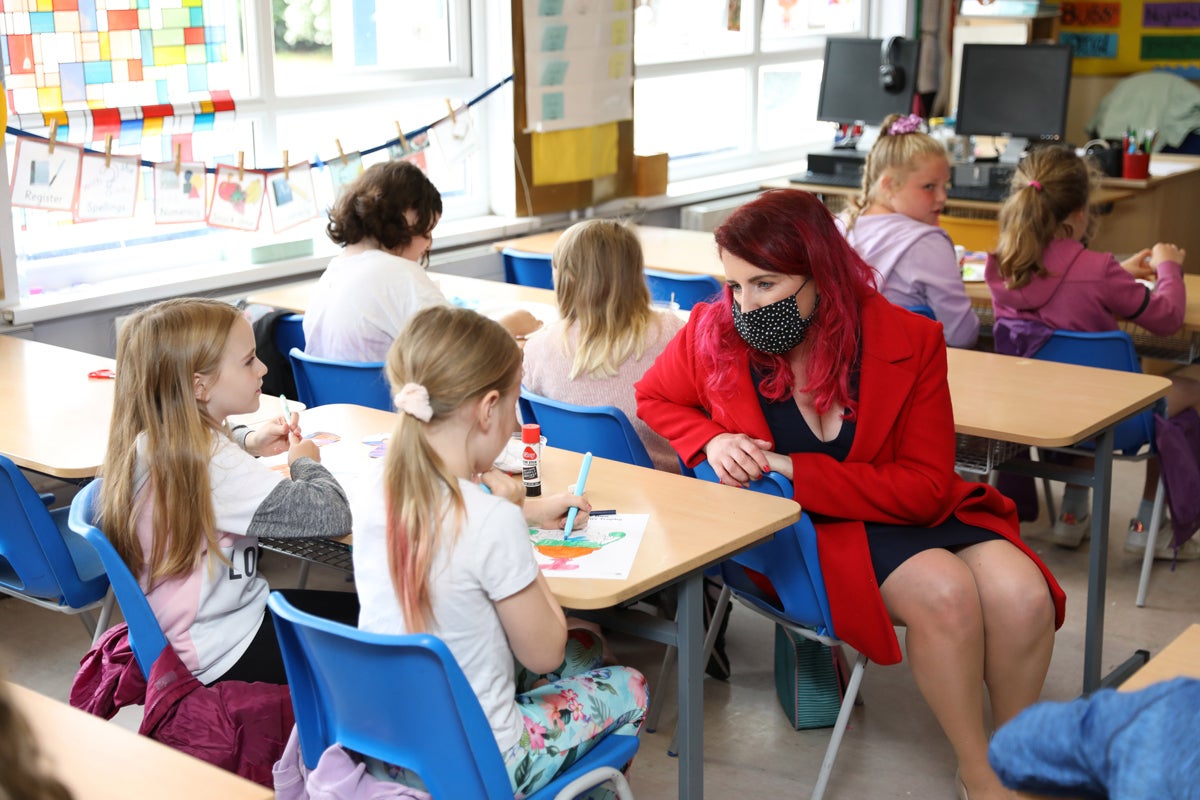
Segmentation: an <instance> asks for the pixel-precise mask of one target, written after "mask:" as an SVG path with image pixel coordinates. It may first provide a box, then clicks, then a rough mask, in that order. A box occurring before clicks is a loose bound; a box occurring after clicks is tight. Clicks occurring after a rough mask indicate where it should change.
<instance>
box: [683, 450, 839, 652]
mask: <svg viewBox="0 0 1200 800" xmlns="http://www.w3.org/2000/svg"><path fill="white" fill-rule="evenodd" d="M693 469H694V471H695V474H696V477H697V478H699V479H700V480H705V481H712V482H714V483H715V482H717V475H716V473H715V472H714V471H713V468H712V465H711V464H709V463H708V462H707V461H701V462H700V463H699V464H697V465H696V466H695V467H694V468H693ZM750 491H755V492H762V493H764V494H772V495H776V496H778V497H787V498H791V497H793V496H794V493H793V491H792V484H791V482H790V481H789V480H788V479H787V478H785V477H783V476H782V475H780V474H778V473H775V472H768V473H766V474H765V475H763V476H762V477H761V478H759V479H758V480H757V481H753V482H752V483H751V484H750ZM737 566H742V567H748V568H750V569H752V570H754V571H755V572H758V573H761V574H763V575H765V576H766V577H767V578H768V579H770V581H771V585H772V587H774V589H775V592H776V594H778V595H779V600H780V602H781V603H782V604H783V607H782V608H780V607H779V606H777V605H775V604H774V603H772V602H770V601H769V600H768V599H766V598H764V597H763V594H762V592H761V590H759V589H758V588H757V587H756V586H754V585H753V583H752V582H751V581H750V580H749V579H748V577H747V576H746V574H745V572H744V571H743V570H740V569H738V568H737ZM721 575H722V577H723V578H724V579H725V583H726V585H728V586H729V588H730V590H731V591H733V592H734V593H736V594H737V595H738V596H739V597H741V598H742V599H743V600H745V601H747V602H750V603H751V604H752V605H754V606H756V607H758V608H760V609H762V610H764V611H766V612H768V613H770V614H773V615H774V616H777V617H782V618H784V619H786V620H788V621H790V622H793V623H796V624H799V625H804V626H806V627H809V628H814V629H816V631H817V633H819V634H821V635H823V636H831V637H836V635H837V634H836V633H835V632H834V630H833V619H832V617H831V616H830V613H829V596H828V594H827V593H826V591H825V579H824V577H823V576H822V574H821V562H820V559H819V558H818V556H817V531H816V529H815V528H813V524H812V520H811V519H809V516H808V514H803V515H801V517H800V521H799V522H796V523H793V524H792V525H789V526H788V527H786V528H783V529H782V530H778V531H776V532H775V536H774V537H773V538H772V539H771V540H770V541H767V542H763V543H762V544H760V545H758V546H756V547H752V548H750V549H749V550H746V551H744V552H741V553H738V554H736V555H734V556H732V557H730V558H729V559H728V560H726V561H724V562H722V564H721Z"/></svg>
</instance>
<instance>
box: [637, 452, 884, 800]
mask: <svg viewBox="0 0 1200 800" xmlns="http://www.w3.org/2000/svg"><path fill="white" fill-rule="evenodd" d="M693 470H694V471H695V474H696V477H697V478H699V479H701V480H706V481H712V482H717V476H716V473H715V472H714V471H713V468H712V466H711V465H710V464H709V463H708V462H707V461H702V462H701V463H699V464H697V465H696V466H695V467H694V468H693ZM750 490H751V491H756V492H763V493H765V494H773V495H777V496H779V497H788V498H790V497H793V496H794V493H793V491H792V484H791V482H790V481H788V479H787V478H785V477H783V476H782V475H779V474H778V473H774V472H770V473H767V474H766V475H764V476H763V477H762V478H760V479H759V480H757V481H754V482H753V483H751V484H750ZM743 567H748V568H750V569H752V570H754V571H755V572H758V573H761V574H763V575H765V576H766V577H767V578H768V579H770V581H771V585H772V586H773V587H774V589H775V591H776V593H777V594H778V595H779V600H780V602H781V603H782V606H777V605H775V604H774V603H773V602H771V601H770V600H768V599H767V598H766V597H764V596H763V594H762V593H761V591H759V590H758V589H757V587H755V586H754V585H753V584H752V583H751V582H750V580H749V578H748V577H747V576H746V573H745V571H744V570H743V569H742V568H743ZM721 576H722V577H723V578H724V579H725V586H724V588H723V589H722V590H721V596H720V598H719V599H718V600H717V606H716V608H717V612H716V613H715V614H714V615H713V620H712V622H710V623H709V631H710V636H708V637H706V638H705V642H704V644H705V652H704V656H703V658H704V659H705V660H707V659H708V656H709V652H710V648H711V639H713V638H714V637H713V636H711V633H712V632H713V631H716V630H718V629H719V628H720V626H721V619H722V615H723V614H724V613H725V608H726V601H727V600H728V599H729V598H730V597H731V596H732V597H733V598H734V599H735V600H737V601H738V602H740V603H741V604H742V605H744V606H746V607H747V608H749V609H751V610H752V611H755V612H756V613H758V614H761V615H762V616H764V617H766V618H767V619H769V620H771V621H772V622H775V623H778V624H780V625H783V626H785V627H786V628H788V629H789V630H792V631H795V632H796V633H798V634H800V635H801V636H803V637H805V638H806V639H812V640H815V641H818V642H821V643H822V644H824V645H827V646H829V647H836V646H839V645H840V644H841V642H839V641H838V639H837V633H836V632H835V631H834V629H833V619H832V617H831V616H830V614H829V597H828V595H827V594H826V592H825V580H824V578H823V577H822V575H821V562H820V560H819V559H818V557H817V532H816V529H815V528H813V524H812V520H810V519H809V516H808V514H803V515H802V516H801V517H800V521H799V522H796V523H795V524H793V525H790V526H788V527H786V528H784V529H782V530H779V531H776V532H775V536H774V537H773V538H772V539H771V540H770V541H767V542H763V543H762V544H760V545H758V546H756V547H752V548H750V549H749V550H746V551H744V552H742V553H738V554H737V555H734V556H732V557H731V558H729V559H728V560H726V561H724V562H722V564H721ZM866 666H867V657H866V656H864V655H862V654H861V653H859V654H858V657H857V658H855V660H854V667H853V669H852V670H851V672H850V681H849V683H848V685H847V686H846V694H845V696H844V697H843V698H842V706H841V709H840V710H839V711H838V717H837V722H836V723H835V724H834V726H833V734H832V736H831V737H830V740H829V745H828V747H827V748H826V750H825V758H824V760H823V761H822V762H821V771H820V773H819V774H818V775H817V782H816V785H815V786H814V787H813V793H812V797H813V800H820V798H821V797H822V796H823V795H824V794H825V787H826V786H827V784H828V782H829V776H830V774H831V773H832V772H833V763H834V761H835V760H836V759H837V751H838V748H839V747H840V745H841V743H842V736H843V735H844V734H845V732H846V724H847V723H848V722H849V721H850V709H851V708H852V707H853V706H854V703H855V701H856V700H857V698H858V688H859V686H860V684H861V683H862V678H863V671H864V670H865V669H866ZM647 724H648V723H647Z"/></svg>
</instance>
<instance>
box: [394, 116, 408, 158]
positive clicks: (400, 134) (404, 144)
mask: <svg viewBox="0 0 1200 800" xmlns="http://www.w3.org/2000/svg"><path fill="white" fill-rule="evenodd" d="M396 137H397V138H398V139H399V140H400V149H401V150H403V151H404V152H405V153H407V152H409V149H408V139H407V138H405V136H404V129H403V128H401V127H400V120H396Z"/></svg>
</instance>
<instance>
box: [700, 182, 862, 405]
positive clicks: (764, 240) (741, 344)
mask: <svg viewBox="0 0 1200 800" xmlns="http://www.w3.org/2000/svg"><path fill="white" fill-rule="evenodd" d="M714 236H715V237H716V240H717V247H718V248H720V250H722V251H724V252H728V253H730V254H732V255H735V256H737V257H738V258H740V259H742V260H744V261H747V262H749V263H750V264H753V265H754V266H756V267H758V268H759V269H762V270H766V271H768V272H778V273H783V274H785V275H800V276H812V282H813V283H814V284H815V285H816V289H817V293H818V294H819V295H820V297H821V304H820V307H819V308H818V309H817V316H816V318H815V319H814V321H813V325H812V327H811V328H810V329H809V333H808V338H807V339H806V340H805V344H804V346H805V347H808V348H809V357H808V385H807V386H804V387H802V390H803V391H805V392H807V393H808V394H810V395H811V396H812V398H813V403H814V405H815V406H816V408H817V411H819V412H825V411H827V410H828V409H830V408H832V407H835V406H837V407H841V408H849V409H850V414H849V417H850V418H853V414H854V408H855V406H856V403H855V402H854V401H853V399H852V398H851V396H850V369H851V367H852V366H853V364H854V361H855V359H856V358H857V357H858V346H859V336H860V330H861V316H862V305H863V302H864V301H865V300H866V298H867V297H869V296H870V295H871V294H873V293H874V292H875V279H874V277H873V274H872V272H871V267H870V266H868V265H867V263H866V262H865V261H863V260H862V258H860V257H859V255H858V253H856V252H855V251H854V249H853V248H852V247H850V245H849V244H847V243H846V239H845V238H844V237H843V236H842V234H841V233H840V232H839V231H838V229H837V226H836V225H835V224H834V220H833V215H832V214H830V213H829V210H828V209H827V208H825V206H824V204H823V203H821V201H820V200H818V199H817V198H816V197H814V196H813V195H811V194H809V193H808V192H802V191H799V190H797V189H773V190H771V191H768V192H764V193H763V194H761V195H760V196H759V197H758V198H756V199H755V200H752V201H751V202H749V203H747V204H746V205H744V206H742V207H741V208H739V209H738V210H736V211H734V212H733V214H731V215H730V216H729V218H728V219H726V220H725V222H724V223H723V224H722V225H721V226H720V227H719V228H717V230H716V231H715V233H714ZM732 302H733V295H732V293H731V292H730V290H729V288H728V287H726V289H725V300H724V302H722V303H718V304H715V305H713V306H710V307H709V308H708V309H707V310H706V313H705V315H704V318H703V320H701V322H700V326H699V331H698V336H697V344H698V350H699V355H700V357H701V358H703V359H706V360H707V361H709V362H710V364H711V366H712V369H711V370H710V372H709V378H708V388H709V390H710V391H711V393H712V396H713V397H718V398H719V397H724V396H728V394H729V392H730V390H731V387H732V386H733V384H734V381H735V380H736V377H737V376H736V371H737V370H738V368H739V367H738V365H739V364H741V363H742V358H743V357H744V356H745V354H747V353H748V354H749V357H750V364H751V367H752V368H753V369H754V370H755V372H757V373H758V374H760V375H762V376H763V379H762V381H760V383H759V387H758V388H759V391H760V392H762V393H763V396H764V397H766V398H767V399H769V400H782V399H783V398H785V397H789V396H790V395H791V393H792V391H793V389H794V388H795V378H794V376H793V374H792V370H791V367H790V366H789V365H788V362H787V360H786V359H785V358H784V357H783V356H782V355H773V354H770V353H763V352H760V351H758V350H753V349H751V348H750V346H749V345H747V344H746V342H745V341H744V340H743V339H742V337H741V336H740V335H738V332H737V330H736V329H735V328H734V327H733V315H732V313H731V312H730V304H731V303H732Z"/></svg>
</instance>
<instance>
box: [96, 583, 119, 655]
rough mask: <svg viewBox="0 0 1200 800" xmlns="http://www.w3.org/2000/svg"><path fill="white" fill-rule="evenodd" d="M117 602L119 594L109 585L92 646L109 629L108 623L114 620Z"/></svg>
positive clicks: (97, 621) (97, 620)
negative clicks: (113, 613) (114, 607)
mask: <svg viewBox="0 0 1200 800" xmlns="http://www.w3.org/2000/svg"><path fill="white" fill-rule="evenodd" d="M116 603H117V596H116V594H114V593H113V590H112V587H111V586H110V587H108V592H107V593H106V594H105V595H104V604H103V605H101V606H100V616H99V617H98V618H97V619H96V629H95V630H93V631H92V646H93V647H94V646H95V644H96V642H98V641H100V637H101V636H103V635H104V632H105V631H106V630H108V623H109V622H110V621H111V620H112V610H113V606H114V605H116Z"/></svg>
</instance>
